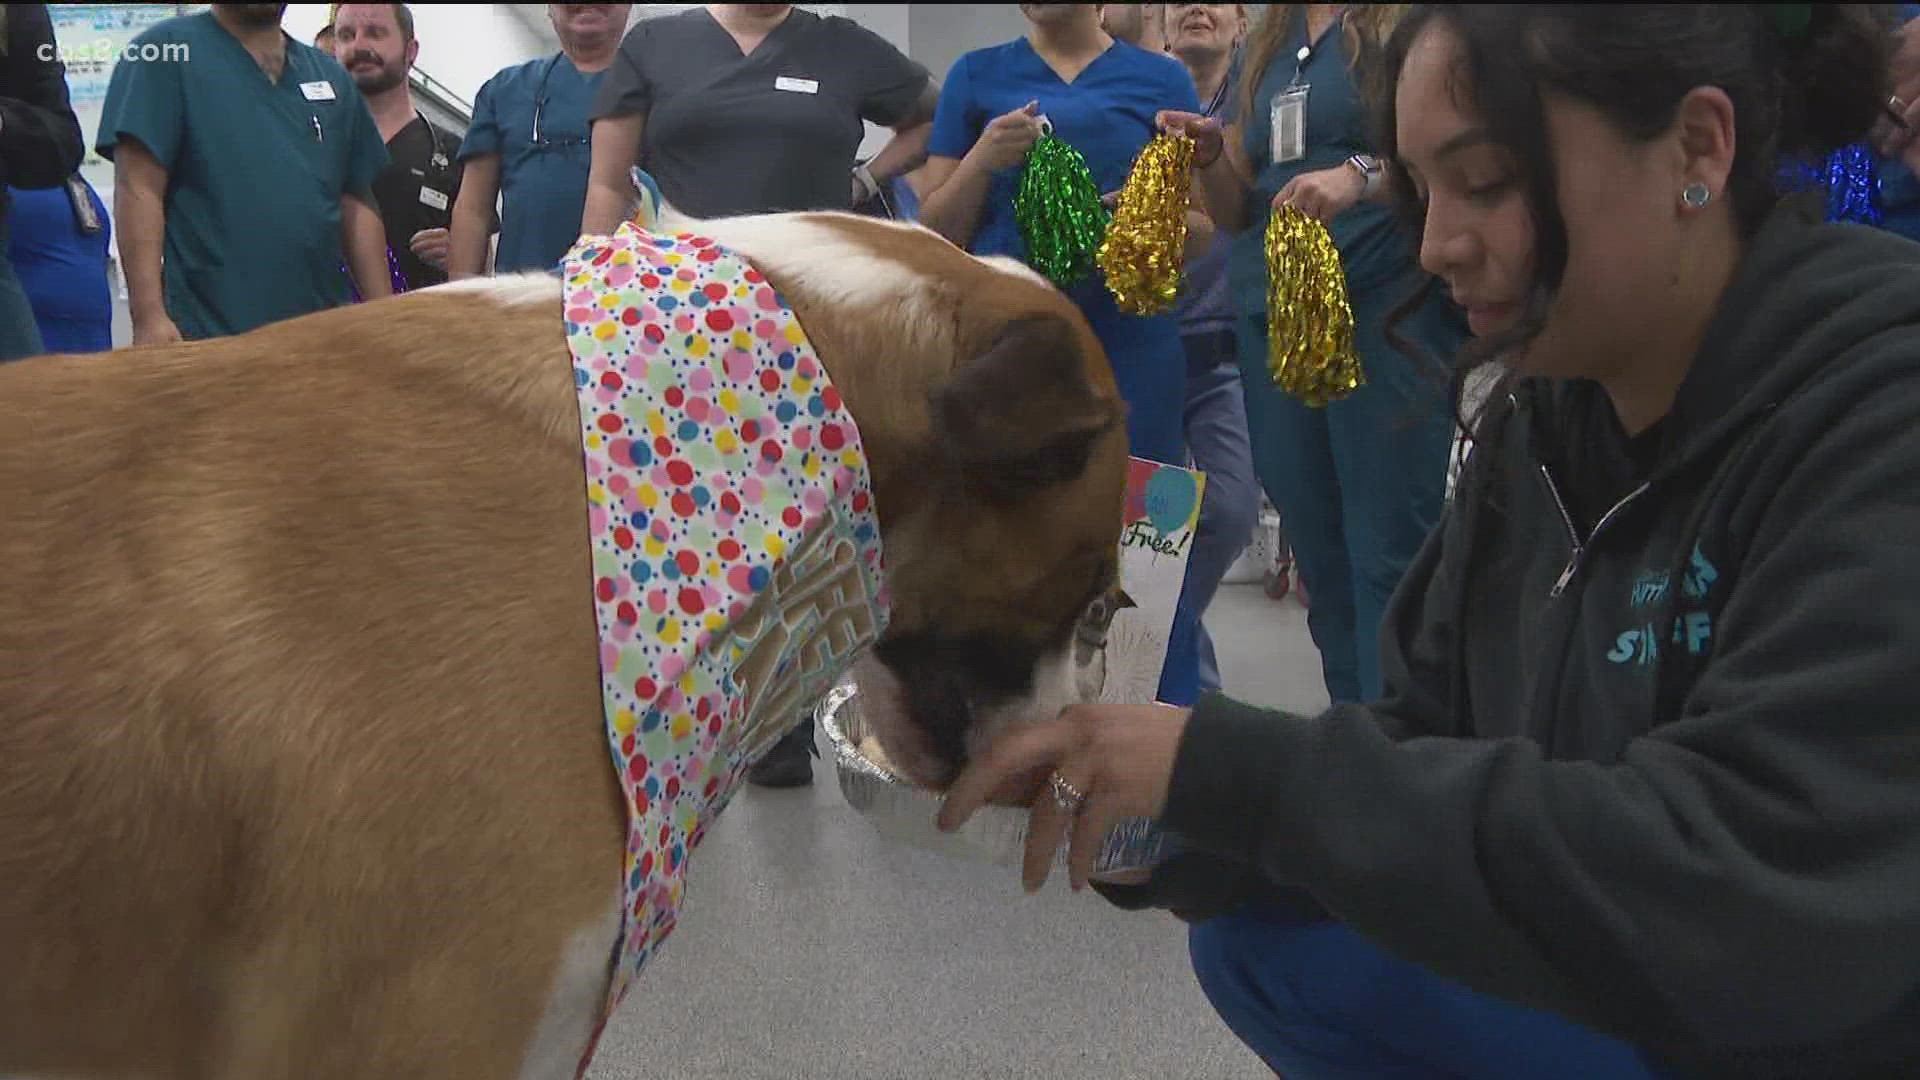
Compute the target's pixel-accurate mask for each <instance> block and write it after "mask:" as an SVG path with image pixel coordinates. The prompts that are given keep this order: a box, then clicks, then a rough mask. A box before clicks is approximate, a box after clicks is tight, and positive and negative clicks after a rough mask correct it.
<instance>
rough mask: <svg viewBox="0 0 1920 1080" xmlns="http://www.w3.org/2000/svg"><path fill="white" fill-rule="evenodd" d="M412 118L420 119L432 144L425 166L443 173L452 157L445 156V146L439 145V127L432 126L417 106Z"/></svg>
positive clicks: (451, 162)
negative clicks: (430, 154) (431, 153)
mask: <svg viewBox="0 0 1920 1080" xmlns="http://www.w3.org/2000/svg"><path fill="white" fill-rule="evenodd" d="M413 118H414V119H416V120H418V121H420V123H421V125H422V126H423V127H425V128H426V129H427V138H428V139H429V140H430V141H431V142H432V144H433V156H432V157H430V158H428V159H427V168H429V169H431V170H433V171H434V172H436V173H440V174H442V175H444V174H445V173H446V171H447V169H448V168H450V167H452V165H453V159H452V158H450V157H448V156H447V148H446V147H445V146H443V145H441V142H440V129H439V128H437V127H434V126H433V124H432V123H431V122H430V121H428V119H427V117H426V114H424V113H422V112H421V111H420V110H419V109H418V108H415V109H414V110H413Z"/></svg>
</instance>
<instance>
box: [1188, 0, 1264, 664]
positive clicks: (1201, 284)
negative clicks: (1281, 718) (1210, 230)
mask: <svg viewBox="0 0 1920 1080" xmlns="http://www.w3.org/2000/svg"><path fill="white" fill-rule="evenodd" d="M1165 25H1166V34H1165V36H1166V39H1167V40H1168V41H1169V42H1170V50H1171V52H1172V53H1173V55H1174V56H1176V57H1178V58H1179V59H1180V62H1181V63H1182V64H1184V65H1186V68H1187V72H1188V73H1189V74H1190V75H1192V76H1193V84H1194V89H1195V90H1197V91H1198V92H1199V95H1200V100H1201V101H1203V102H1205V103H1206V107H1205V115H1207V116H1217V117H1222V118H1226V117H1229V116H1230V115H1231V113H1232V109H1233V102H1234V100H1235V98H1236V97H1237V96H1238V90H1239V75H1240V51H1241V50H1240V47H1241V44H1242V43H1243V41H1244V39H1245V36H1246V31H1247V15H1246V10H1245V5H1244V4H1168V5H1166V11H1165ZM1227 249H1228V243H1227V238H1226V237H1224V236H1219V235H1216V236H1215V237H1214V242H1213V246H1212V247H1210V248H1208V249H1207V251H1206V254H1204V255H1202V256H1201V257H1199V258H1198V259H1195V260H1193V261H1192V262H1190V263H1188V264H1187V280H1186V282H1185V283H1184V284H1183V285H1182V286H1181V290H1180V298H1179V300H1178V301H1177V302H1176V303H1175V305H1174V314H1175V316H1176V317H1177V318H1179V320H1180V342H1181V345H1182V347H1183V348H1184V349H1185V351H1186V354H1187V410H1186V424H1187V449H1188V450H1189V451H1190V452H1191V453H1192V454H1193V463H1194V466H1195V467H1196V468H1198V469H1199V470H1200V471H1201V472H1203V473H1205V474H1206V475H1207V489H1206V495H1205V498H1204V499H1203V500H1202V502H1201V504H1200V524H1199V528H1198V529H1196V530H1195V532H1194V537H1193V546H1192V554H1191V555H1189V556H1188V559H1187V581H1186V585H1185V587H1184V588H1182V589H1181V590H1180V605H1181V606H1182V607H1185V608H1191V609H1192V618H1193V619H1195V620H1196V624H1195V629H1194V632H1195V634H1196V636H1197V637H1198V638H1199V650H1200V678H1199V687H1200V692H1201V693H1211V692H1214V691H1217V690H1219V689H1221V680H1220V662H1219V658H1218V656H1217V655H1216V653H1215V652H1214V648H1213V637H1212V635H1210V634H1208V633H1207V626H1206V623H1205V621H1204V618H1205V616H1206V613H1207V609H1208V608H1209V607H1211V606H1212V605H1213V598H1214V596H1215V595H1216V594H1217V593H1218V592H1219V591H1220V583H1221V581H1222V580H1223V579H1224V578H1225V577H1226V576H1227V571H1228V570H1230V569H1232V567H1233V564H1234V562H1235V561H1236V560H1238V559H1239V558H1240V553H1241V552H1243V551H1245V550H1246V548H1247V545H1248V544H1250V543H1252V542H1253V532H1254V530H1255V529H1256V528H1258V527H1259V525H1260V480H1259V477H1258V476H1256V475H1255V474H1254V471H1253V448H1252V446H1251V445H1250V443H1249V439H1248V435H1247V394H1246V388H1245V387H1244V386H1242V385H1241V384H1242V382H1243V381H1244V380H1243V379H1242V377H1241V375H1240V363H1239V355H1240V351H1239V347H1238V345H1237V343H1236V336H1235V329H1236V327H1235V324H1236V322H1237V320H1236V318H1235V317H1234V311H1233V295H1232V293H1231V292H1230V291H1229V290H1228V288H1227Z"/></svg>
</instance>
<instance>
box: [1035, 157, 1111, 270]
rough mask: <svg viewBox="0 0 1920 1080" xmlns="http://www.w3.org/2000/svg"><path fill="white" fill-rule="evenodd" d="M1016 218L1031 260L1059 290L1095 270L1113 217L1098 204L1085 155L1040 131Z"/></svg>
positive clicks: (1097, 190)
mask: <svg viewBox="0 0 1920 1080" xmlns="http://www.w3.org/2000/svg"><path fill="white" fill-rule="evenodd" d="M1013 216H1014V220H1015V221H1017V222H1019V224H1020V235H1021V237H1022V238H1023V239H1025V240H1026V242H1027V263H1028V264H1029V265H1030V266H1032V267H1033V268H1034V269H1035V270H1038V271H1039V272H1040V273H1041V274H1043V275H1045V276H1046V278H1047V280H1048V281H1051V282H1053V283H1054V284H1055V285H1058V286H1060V287H1061V288H1065V287H1067V286H1069V285H1072V284H1074V283H1075V282H1078V281H1079V280H1081V279H1082V278H1084V277H1086V276H1087V275H1088V274H1089V273H1092V272H1093V269H1094V261H1095V258H1096V256H1097V255H1098V254H1099V251H1100V242H1101V241H1102V240H1104V239H1105V238H1106V235H1107V226H1108V225H1109V224H1110V223H1111V222H1112V221H1113V217H1112V215H1111V214H1109V213H1108V212H1107V208H1106V207H1104V206H1102V205H1100V186H1099V185H1098V184H1095V183H1094V182H1093V173H1092V171H1091V170H1089V169H1088V168H1087V159H1086V158H1084V157H1082V156H1081V155H1080V151H1078V150H1075V149H1074V148H1073V147H1071V146H1069V145H1067V144H1066V143H1065V142H1063V141H1061V140H1060V139H1058V138H1056V137H1054V136H1053V135H1042V136H1041V137H1040V141H1038V142H1036V143H1034V144H1033V149H1032V150H1029V151H1028V152H1027V166H1026V170H1025V171H1024V172H1022V173H1021V175H1020V190H1019V193H1018V194H1016V195H1015V196H1014V200H1013Z"/></svg>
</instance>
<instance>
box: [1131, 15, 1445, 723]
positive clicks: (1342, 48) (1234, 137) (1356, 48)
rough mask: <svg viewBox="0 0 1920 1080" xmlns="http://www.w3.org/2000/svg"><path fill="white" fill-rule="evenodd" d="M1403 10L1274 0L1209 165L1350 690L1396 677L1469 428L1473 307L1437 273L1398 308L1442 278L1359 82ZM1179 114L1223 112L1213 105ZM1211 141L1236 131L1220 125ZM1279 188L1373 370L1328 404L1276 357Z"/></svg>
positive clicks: (1259, 465)
mask: <svg viewBox="0 0 1920 1080" xmlns="http://www.w3.org/2000/svg"><path fill="white" fill-rule="evenodd" d="M1391 11H1392V6H1391V5H1356V6H1353V7H1349V6H1347V5H1342V4H1276V5H1273V6H1271V7H1270V8H1269V9H1268V11H1267V13H1266V16H1265V18H1264V19H1263V20H1262V22H1261V25H1260V27H1259V28H1258V29H1257V30H1256V31H1255V32H1254V34H1253V36H1252V38H1251V39H1250V40H1249V43H1248V46H1247V64H1246V71H1245V74H1244V78H1245V79H1246V80H1247V82H1248V84H1249V86H1250V87H1251V94H1250V100H1247V101H1244V102H1243V105H1244V106H1245V107H1244V108H1243V109H1242V112H1241V117H1242V118H1243V121H1244V122H1241V123H1236V124H1233V125H1231V126H1229V127H1228V129H1227V132H1226V140H1225V141H1226V142H1227V143H1228V144H1229V146H1228V148H1227V150H1226V151H1225V152H1220V151H1215V152H1213V154H1212V157H1211V158H1210V159H1208V160H1206V161H1204V164H1205V167H1204V168H1201V169H1199V170H1197V174H1196V180H1197V184H1196V186H1198V187H1200V188H1202V189H1203V190H1205V191H1206V193H1207V197H1208V203H1207V205H1208V209H1209V212H1211V213H1212V214H1213V215H1214V219H1215V220H1216V221H1218V222H1219V223H1220V225H1221V227H1222V228H1223V229H1228V230H1231V231H1232V233H1233V238H1232V248H1231V252H1230V254H1229V256H1228V261H1227V279H1228V282H1229V286H1230V288H1231V290H1232V293H1233V300H1234V308H1235V310H1236V312H1237V314H1238V316H1239V327H1238V331H1239V332H1238V334H1237V338H1238V342H1239V349H1240V370H1241V374H1242V376H1243V380H1242V382H1243V385H1244V386H1245V388H1246V396H1247V430H1248V435H1249V436H1250V438H1251V441H1252V445H1253V465H1254V472H1255V473H1256V474H1258V476H1259V477H1260V484H1261V486H1262V487H1264V488H1265V489H1266V492H1267V496H1268V498H1270V499H1272V500H1273V503H1274V506H1275V507H1277V508H1278V509H1279V511H1280V520H1281V524H1282V526H1283V527H1284V528H1285V529H1286V534H1287V539H1288V541H1289V542H1290V543H1291V544H1292V546H1293V555H1294V560H1295V565H1296V567H1297V568H1298V570H1299V573H1300V577H1301V580H1302V581H1303V582H1304V583H1305V584H1306V586H1307V588H1308V589H1310V590H1311V591H1312V594H1313V603H1312V605H1311V606H1310V607H1309V608H1308V614H1307V626H1308V629H1309V630H1310V632H1311V633H1312V634H1313V642H1314V645H1315V646H1317V647H1318V648H1319V650H1320V662H1321V671H1322V674H1323V675H1324V677H1325V680H1326V687H1327V694H1328V696H1329V697H1330V698H1331V699H1332V700H1333V701H1334V702H1336V703H1340V702H1364V701H1372V700H1374V699H1375V698H1376V697H1378V696H1379V694H1380V693H1381V686H1382V680H1381V673H1380V646H1379V639H1380V628H1381V620H1382V618H1383V617H1384V614H1385V612H1386V607H1387V600H1388V599H1389V598H1390V597H1391V596H1392V595H1393V590H1394V588H1395V587H1396V586H1398V585H1399V583H1400V579H1401V577H1402V576H1403V575H1404V574H1405V573H1406V569H1407V566H1408V565H1409V564H1410V563H1411V562H1412V561H1413V557H1414V555H1415V553H1416V552H1418V551H1419V550H1420V545H1421V544H1422V543H1423V542H1424V541H1425V540H1426V538H1427V534H1428V533H1429V532H1431V531H1432V529H1433V526H1434V524H1435V522H1437V521H1438V520H1439V517H1440V507H1441V503H1442V502H1443V500H1444V498H1445V495H1446V475H1447V462H1448V455H1449V453H1450V452H1451V448H1452V439H1453V431H1454V416H1453V409H1452V404H1451V400H1450V397H1449V394H1448V388H1447V379H1446V372H1447V371H1448V370H1449V368H1450V366H1451V364H1452V363H1453V360H1454V357H1455V356H1456V355H1457V354H1458V352H1459V350H1460V349H1461V347H1463V346H1464V345H1465V343H1466V340H1467V323H1466V319H1465V317H1464V315H1463V314H1462V313H1461V311H1460V310H1459V309H1458V308H1457V307H1455V306H1454V305H1453V303H1452V301H1451V300H1450V299H1448V297H1447V295H1446V293H1445V290H1444V289H1439V288H1431V289H1429V291H1428V293H1427V294H1426V299H1425V301H1424V302H1423V303H1421V304H1420V305H1419V306H1418V307H1416V308H1412V309H1410V311H1409V312H1408V313H1407V317H1406V318H1403V319H1400V320H1399V322H1398V324H1397V325H1393V323H1394V320H1395V317H1396V314H1397V313H1398V311H1399V309H1400V308H1401V306H1402V304H1403V303H1404V302H1405V301H1407V300H1408V299H1409V298H1410V297H1412V296H1413V295H1414V294H1415V293H1416V292H1417V291H1418V290H1420V289H1421V287H1422V286H1424V285H1429V284H1430V283H1431V279H1430V277H1429V276H1428V275H1427V274H1426V273H1425V271H1423V270H1422V269H1421V268H1420V266H1419V262H1418V259H1417V257H1416V252H1415V249H1414V239H1413V238H1410V237H1409V236H1408V235H1407V234H1406V232H1405V230H1403V229H1401V228H1400V227H1399V226H1398V224H1397V223H1396V222H1395V221H1394V218H1393V213H1392V211H1391V210H1390V209H1389V208H1388V206H1387V205H1386V204H1385V202H1384V201H1382V199H1381V198H1380V195H1381V194H1382V192H1381V190H1380V189H1381V185H1380V184H1379V181H1378V179H1377V178H1378V176H1379V175H1380V174H1379V171H1378V169H1379V166H1378V163H1377V162H1375V161H1374V160H1373V159H1372V157H1371V156H1370V153H1371V151H1370V146H1369V144H1370V140H1369V139H1368V132H1367V117H1366V113H1365V107H1364V105H1363V103H1362V100H1361V96H1360V93H1359V90H1358V89H1357V86H1358V84H1359V82H1360V81H1361V79H1362V77H1363V72H1364V69H1365V66H1366V64H1367V62H1368V60H1369V57H1368V55H1367V53H1368V52H1369V50H1368V49H1367V48H1366V47H1365V45H1364V43H1366V42H1369V41H1378V40H1382V39H1383V38H1384V34H1382V33H1381V32H1380V30H1381V28H1380V27H1379V25H1378V24H1379V22H1380V21H1381V20H1385V19H1387V18H1390V17H1391ZM1294 87H1305V92H1304V94H1300V93H1298V92H1297V91H1296V92H1295V93H1294V94H1292V95H1289V94H1288V91H1289V89H1290V88H1294ZM1301 97H1304V99H1305V106H1304V116H1303V117H1302V120H1303V122H1304V131H1303V132H1302V133H1301V138H1300V140H1299V144H1298V145H1297V146H1294V147H1283V148H1282V154H1281V155H1279V158H1278V159H1276V155H1275V154H1274V152H1273V150H1274V143H1275V139H1274V137H1273V135H1274V131H1273V128H1274V125H1273V119H1274V114H1275V111H1276V107H1277V106H1276V102H1279V103H1280V107H1284V106H1285V105H1286V101H1285V100H1282V99H1287V100H1299V99H1300V98H1301ZM1164 119H1166V121H1167V122H1168V123H1169V124H1170V125H1173V126H1179V125H1188V124H1191V125H1194V126H1195V129H1196V130H1198V129H1199V127H1200V126H1201V125H1210V126H1211V128H1212V130H1214V131H1217V130H1218V124H1217V123H1216V122H1213V121H1202V119H1201V118H1200V117H1198V116H1192V115H1188V116H1186V117H1184V118H1173V117H1169V118H1164ZM1212 145H1213V146H1214V147H1219V146H1220V145H1221V142H1220V139H1219V138H1218V136H1217V135H1216V136H1214V137H1213V139H1212ZM1296 150H1297V151H1298V153H1297V155H1296V154H1295V153H1294V151H1296ZM1196 160H1197V161H1199V160H1201V159H1199V158H1196ZM1280 205H1291V206H1294V207H1296V208H1298V209H1299V210H1301V211H1302V212H1304V213H1306V214H1308V215H1309V216H1311V217H1313V218H1316V219H1318V220H1320V221H1322V222H1324V223H1325V225H1326V227H1327V231H1328V232H1329V234H1331V236H1332V239H1333V243H1334V245H1335V247H1337V248H1338V249H1339V252H1340V261H1341V264H1342V267H1343V268H1344V269H1345V271H1346V284H1347V299H1348V302H1349V303H1350V304H1351V306H1352V309H1353V327H1354V342H1353V343H1354V351H1355V352H1356V353H1357V354H1358V356H1359V359H1360V366H1361V369H1362V370H1363V372H1364V373H1365V377H1366V385H1365V386H1363V387H1362V388H1361V389H1360V390H1358V391H1356V392H1355V393H1353V394H1351V395H1349V396H1348V397H1346V398H1344V399H1342V400H1340V401H1336V402H1334V403H1333V404H1331V405H1329V406H1327V407H1325V408H1313V407H1310V406H1308V405H1306V404H1304V403H1302V402H1301V401H1300V400H1298V399H1297V398H1294V397H1292V396H1291V395H1289V394H1287V393H1286V392H1284V391H1282V390H1280V389H1279V388H1278V387H1276V386H1275V385H1274V383H1273V379H1272V377H1271V375H1269V373H1268V366H1267V356H1268V340H1267V260H1266V230H1267V222H1268V219H1269V218H1270V217H1271V215H1272V212H1273V208H1274V207H1275V206H1280ZM1390 325H1391V326H1392V333H1390V332H1389V327H1390ZM1396 337H1397V338H1398V339H1399V340H1398V341H1396V340H1395V338H1396ZM1402 341H1403V342H1406V343H1407V344H1409V345H1410V346H1411V350H1410V351H1403V349H1402V348H1401V347H1400V342H1402Z"/></svg>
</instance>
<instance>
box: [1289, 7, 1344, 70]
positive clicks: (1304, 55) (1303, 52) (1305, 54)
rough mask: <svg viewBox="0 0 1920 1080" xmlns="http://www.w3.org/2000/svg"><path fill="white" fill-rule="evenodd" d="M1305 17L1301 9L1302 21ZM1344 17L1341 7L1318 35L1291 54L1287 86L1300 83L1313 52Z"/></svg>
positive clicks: (1310, 61)
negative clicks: (1290, 67)
mask: <svg viewBox="0 0 1920 1080" xmlns="http://www.w3.org/2000/svg"><path fill="white" fill-rule="evenodd" d="M1306 17H1307V16H1306V12H1305V11H1304V10H1303V11H1302V12H1301V14H1300V18H1301V20H1302V22H1304V21H1305V20H1306ZM1346 18H1347V10H1346V8H1344V7H1343V8H1341V9H1340V11H1339V13H1338V14H1336V15H1335V16H1334V17H1333V21H1332V22H1329V23H1328V24H1327V26H1326V29H1324V30H1321V31H1320V36H1319V37H1317V38H1315V39H1313V40H1312V41H1310V42H1308V43H1306V44H1305V45H1302V46H1300V51H1299V52H1297V53H1294V54H1293V81H1292V82H1290V83H1288V84H1287V85H1288V86H1290V87H1291V86H1299V85H1300V76H1301V74H1302V73H1303V72H1305V71H1306V68H1307V65H1308V64H1311V63H1312V62H1313V54H1314V53H1316V52H1318V51H1319V50H1320V46H1321V45H1322V44H1324V43H1325V42H1326V40H1327V35H1328V34H1330V33H1332V32H1333V31H1334V30H1336V29H1338V28H1339V26H1340V24H1341V23H1343V22H1345V21H1346ZM1301 29H1303V30H1304V29H1305V27H1304V26H1302V27H1301Z"/></svg>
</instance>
